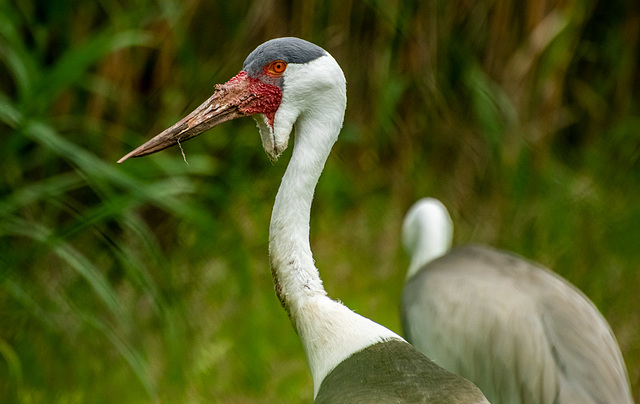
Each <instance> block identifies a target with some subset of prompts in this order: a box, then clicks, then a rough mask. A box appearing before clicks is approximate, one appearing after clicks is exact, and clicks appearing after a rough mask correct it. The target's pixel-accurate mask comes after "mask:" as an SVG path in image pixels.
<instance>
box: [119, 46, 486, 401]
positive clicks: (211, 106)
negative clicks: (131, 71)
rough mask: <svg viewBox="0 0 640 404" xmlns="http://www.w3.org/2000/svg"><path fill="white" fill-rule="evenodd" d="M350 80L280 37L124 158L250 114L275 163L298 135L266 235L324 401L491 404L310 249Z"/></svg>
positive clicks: (279, 285) (318, 54) (317, 54)
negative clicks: (327, 275) (338, 296)
mask: <svg viewBox="0 0 640 404" xmlns="http://www.w3.org/2000/svg"><path fill="white" fill-rule="evenodd" d="M346 102H347V97H346V82H345V78H344V75H343V73H342V70H341V69H340V67H339V66H338V63H336V61H335V60H334V59H333V57H331V55H329V53H327V52H326V51H325V50H323V49H322V48H320V47H318V46H316V45H314V44H312V43H309V42H307V41H304V40H301V39H298V38H279V39H274V40H271V41H268V42H266V43H264V44H262V45H260V46H258V48H256V49H255V50H254V51H253V52H252V53H251V54H250V55H249V56H248V57H247V59H246V60H245V62H244V65H243V69H242V71H241V72H240V73H238V74H237V75H236V76H235V77H233V78H231V79H230V80H229V81H228V82H226V83H225V84H223V85H218V86H216V90H215V92H214V94H213V95H212V96H211V97H210V98H209V99H208V100H207V101H205V102H204V103H203V104H202V105H200V106H199V107H198V108H197V109H195V110H194V111H193V112H192V113H190V114H189V115H187V116H186V117H185V118H183V119H182V120H181V121H179V122H178V123H176V124H175V125H174V126H172V127H170V128H168V129H166V130H165V131H164V132H162V133H160V134H159V135H157V136H156V137H154V138H152V139H151V140H149V141H148V142H147V143H145V144H143V145H142V146H140V147H138V148H137V149H135V150H134V151H132V152H131V153H129V154H127V155H126V156H124V157H123V158H122V159H120V161H119V162H122V161H124V160H126V159H128V158H130V157H138V156H144V155H146V154H150V153H154V152H157V151H159V150H162V149H164V148H167V147H169V146H172V145H175V144H176V143H178V142H184V141H185V140H187V139H189V138H192V137H194V136H197V135H198V134H200V133H202V132H204V131H205V130H207V129H210V128H212V127H214V126H216V125H218V124H220V123H222V122H225V121H228V120H231V119H235V118H238V117H242V116H253V117H254V118H255V120H256V122H257V124H258V128H259V131H260V136H261V138H262V146H263V148H264V150H265V152H266V153H267V155H268V156H269V158H270V159H271V160H274V161H275V160H277V159H278V157H279V156H280V155H281V153H282V152H283V151H284V150H285V149H286V148H287V144H288V142H289V135H290V133H291V132H292V130H293V131H294V132H295V144H294V146H293V152H292V155H291V160H290V161H289V165H288V166H287V170H286V172H285V174H284V177H283V178H282V183H281V185H280V188H279V190H278V193H277V195H276V199H275V204H274V207H273V212H272V216H271V226H270V231H269V256H270V260H271V270H272V273H273V282H274V285H275V291H276V294H277V296H278V298H279V299H280V302H281V304H282V306H283V307H284V309H285V310H286V312H287V314H288V315H289V318H290V320H291V323H292V324H293V327H294V328H295V330H296V331H297V333H298V335H299V336H300V338H301V340H302V344H303V346H304V349H305V352H306V355H307V359H308V362H309V367H310V368H311V374H312V377H313V383H314V396H315V401H316V402H317V403H340V402H344V403H355V402H366V403H487V401H486V399H485V398H484V396H483V395H482V393H481V392H480V390H479V389H478V388H477V387H476V386H474V385H473V384H472V383H470V382H469V381H467V380H465V379H463V378H461V377H459V376H456V375H453V374H451V373H449V372H447V371H445V370H443V369H442V368H440V367H439V366H437V365H435V364H434V363H433V362H432V361H430V360H429V359H427V357H425V356H424V355H422V354H421V353H419V352H418V351H417V350H416V349H414V348H413V347H412V346H411V345H409V344H408V343H407V342H406V341H404V340H403V339H402V338H401V337H399V336H398V335H396V334H395V333H393V332H391V331H390V330H388V329H387V328H385V327H383V326H381V325H379V324H377V323H375V322H373V321H371V320H369V319H367V318H365V317H362V316H360V315H358V314H356V313H354V312H353V311H351V310H349V309H348V308H347V307H346V306H344V305H343V304H341V303H339V302H336V301H335V300H332V299H330V298H329V297H328V296H327V293H326V292H325V290H324V287H323V285H322V281H321V279H320V276H319V274H318V270H317V269H316V267H315V264H314V260H313V258H312V254H311V248H310V245H309V218H310V211H311V201H312V199H313V193H314V190H315V187H316V184H317V182H318V178H319V177H320V174H321V173H322V169H323V167H324V164H325V161H326V160H327V157H328V156H329V152H330V151H331V148H332V146H333V144H334V142H335V141H336V140H337V138H338V133H339V132H340V129H341V127H342V121H343V118H344V113H345V108H346Z"/></svg>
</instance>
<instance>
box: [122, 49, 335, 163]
mask: <svg viewBox="0 0 640 404" xmlns="http://www.w3.org/2000/svg"><path fill="white" fill-rule="evenodd" d="M317 103H332V104H336V103H338V105H339V106H341V108H342V111H343V114H342V115H341V116H340V122H339V123H340V125H341V124H342V121H341V120H342V118H343V116H344V108H345V107H346V83H345V79H344V75H343V73H342V70H341V69H340V67H339V66H338V64H337V62H336V61H335V60H334V59H333V58H332V57H331V55H329V53H327V52H326V51H325V50H324V49H322V48H320V47H319V46H317V45H314V44H312V43H310V42H307V41H305V40H302V39H299V38H291V37H287V38H277V39H272V40H270V41H267V42H265V43H263V44H262V45H260V46H258V47H257V48H256V49H255V50H254V51H253V52H251V54H249V56H248V57H247V58H246V60H245V61H244V64H243V68H242V71H240V72H239V73H238V74H237V75H235V76H234V77H232V78H231V79H230V80H229V81H227V82H226V83H224V84H218V85H216V86H215V91H214V93H213V95H212V96H211V97H210V98H209V99H208V100H206V101H205V102H203V103H202V104H201V105H200V106H199V107H198V108H196V109H195V110H194V111H193V112H191V113H190V114H188V115H187V116H185V117H184V118H183V119H181V120H180V121H179V122H177V123H176V124H175V125H173V126H171V127H170V128H168V129H166V130H164V131H163V132H162V133H160V134H158V135H156V136H155V137H153V138H152V139H150V140H149V141H148V142H146V143H144V144H143V145H142V146H140V147H138V148H137V149H135V150H133V151H132V152H130V153H129V154H127V155H125V156H124V157H122V158H121V159H120V160H119V161H118V163H121V162H123V161H125V160H127V159H128V158H131V157H141V156H145V155H147V154H151V153H155V152H158V151H160V150H163V149H166V148H167V147H170V146H173V145H175V144H178V143H181V142H184V141H186V140H188V139H191V138H193V137H195V136H197V135H199V134H201V133H203V132H204V131H206V130H208V129H210V128H212V127H214V126H217V125H219V124H221V123H223V122H226V121H230V120H232V119H236V118H239V117H242V116H253V117H254V119H255V120H256V122H257V125H258V128H259V130H260V137H261V138H262V146H263V148H264V150H265V152H266V153H267V155H268V156H269V158H270V159H271V160H277V158H278V157H279V156H280V154H281V153H282V152H283V151H284V150H285V149H286V148H287V145H288V142H289V136H290V134H291V131H292V129H293V127H294V125H295V124H296V122H297V121H298V119H299V118H300V117H301V116H304V114H305V113H307V112H308V111H312V110H313V109H314V107H315V106H317Z"/></svg>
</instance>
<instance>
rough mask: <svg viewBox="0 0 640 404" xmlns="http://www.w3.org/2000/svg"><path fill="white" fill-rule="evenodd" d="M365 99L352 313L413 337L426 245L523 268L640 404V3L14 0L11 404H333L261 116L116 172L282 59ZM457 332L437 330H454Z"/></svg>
mask: <svg viewBox="0 0 640 404" xmlns="http://www.w3.org/2000/svg"><path fill="white" fill-rule="evenodd" d="M285 35H294V36H299V37H302V38H305V39H308V40H310V41H313V42H315V43H317V44H319V45H321V46H322V47H324V48H325V49H327V50H328V51H329V52H331V53H332V54H333V56H334V57H335V58H336V59H337V60H338V62H339V63H340V64H341V66H342V67H343V69H344V72H345V75H346V77H347V82H348V96H349V102H348V109H347V115H346V120H345V126H344V129H343V130H342V134H341V138H340V140H339V141H338V143H337V144H336V146H335V147H334V151H333V154H332V155H331V157H330V158H329V161H328V162H327V165H326V169H325V173H324V175H323V177H322V178H321V180H320V183H319V185H318V189H317V192H316V199H315V202H314V207H313V211H312V223H311V241H312V247H313V250H314V256H315V259H316V262H317V265H318V267H319V269H320V272H321V275H322V276H323V278H324V280H325V285H326V288H327V290H328V291H329V293H330V295H331V296H333V297H334V298H337V299H340V300H342V301H343V302H345V303H346V304H347V305H348V306H349V307H351V308H352V309H354V310H356V311H357V312H359V313H361V314H363V315H365V316H367V317H369V318H372V319H374V320H375V321H377V322H379V323H381V324H384V325H386V326H388V327H390V328H391V329H393V330H395V331H399V328H400V327H399V318H398V317H399V316H398V311H399V309H398V307H399V301H400V294H401V289H402V285H403V280H404V276H405V269H406V266H407V263H408V259H407V258H406V257H405V256H404V254H403V252H402V250H401V248H400V238H399V236H400V225H401V220H402V218H403V215H404V213H405V212H406V210H407V209H408V208H409V206H411V204H412V203H413V202H414V201H415V200H417V199H418V198H420V197H423V196H434V197H437V198H439V199H441V200H442V201H443V202H444V203H445V204H446V205H447V206H448V207H449V209H450V211H451V213H452V215H453V217H454V222H455V224H456V235H455V240H456V243H465V242H479V243H486V244H489V245H492V246H496V247H500V248H505V249H510V250H512V251H515V252H517V253H520V254H522V255H524V256H526V257H527V258H530V259H533V260H536V261H539V262H541V263H543V264H545V265H547V266H549V267H551V268H553V269H555V270H556V271H557V272H558V273H560V274H561V275H562V276H564V277H566V278H567V279H569V280H570V281H572V282H573V283H574V284H576V285H577V286H578V287H580V288H581V289H582V290H583V291H584V292H585V293H586V294H587V295H589V296H590V297H591V298H592V299H593V301H594V302H595V303H596V305H597V306H598V307H599V308H600V309H601V310H602V312H603V314H604V315H605V317H606V318H607V319H608V320H609V322H610V324H611V326H612V328H613V330H614V331H615V333H616V335H617V337H618V340H619V343H620V346H621V348H622V352H623V354H624V356H625V359H626V363H627V367H628V369H629V374H630V378H631V384H632V388H633V393H634V396H635V398H636V400H638V399H639V398H640V390H639V386H640V337H639V333H640V297H639V296H640V294H639V292H638V289H639V288H640V273H639V272H638V270H639V269H640V113H639V101H640V95H639V94H640V75H639V73H638V67H639V66H640V59H639V52H640V3H638V2H637V1H633V0H611V1H602V0H601V1H586V0H568V1H560V0H558V1H551V0H541V1H538V0H525V1H515V0H495V1H490V0H479V1H475V2H470V1H445V0H435V1H421V0H413V1H393V0H390V1H382V0H369V1H356V0H340V1H304V2H298V1H277V0H270V1H265V0H255V1H247V2H241V1H200V0H186V1H178V0H132V1H131V0H128V1H123V0H121V1H118V0H100V1H80V0H70V1H41V0H0V176H1V180H0V401H1V402H7V403H86V402H91V403H113V402H119V403H139V402H152V403H201V402H220V403H249V402H252V403H253V402H258V403H272V402H292V403H294V402H310V401H311V399H312V394H313V393H312V392H313V387H312V381H311V377H310V373H309V371H308V368H307V365H306V360H305V357H304V353H303V350H302V347H301V344H300V342H299V340H298V338H297V336H296V334H295V333H294V331H293V329H292V327H291V326H290V324H289V322H288V319H287V317H286V315H285V313H284V311H283V310H282V309H281V308H280V305H279V303H278V301H277V299H276V298H275V295H274V293H273V288H272V285H271V275H270V272H269V268H268V259H267V237H268V234H267V233H268V223H269V217H270V211H271V206H272V203H273V199H274V196H275V192H276V189H277V187H278V184H279V181H280V178H281V175H282V174H283V172H284V169H285V167H286V163H287V160H288V158H289V155H290V152H288V153H285V155H284V157H283V158H282V159H281V161H280V162H278V163H277V164H275V165H272V164H271V163H270V162H269V161H268V159H267V158H266V156H265V155H264V152H263V151H262V149H261V147H260V140H259V136H258V133H257V130H256V128H255V124H254V123H253V122H252V121H251V119H248V118H247V119H242V120H238V121H234V122H230V123H227V124H224V125H223V126H221V127H218V128H216V129H214V130H213V131H211V133H208V134H205V135H203V136H201V137H199V138H198V139H197V140H194V141H191V142H188V143H186V144H184V145H183V147H184V151H185V153H186V157H187V159H188V161H189V165H186V164H185V163H184V161H183V159H182V156H181V154H180V150H178V149H175V150H174V149H171V150H167V151H164V152H162V153H159V154H157V155H154V156H150V157H146V158H143V159H134V160H131V161H128V162H127V163H126V164H123V165H117V164H115V161H116V160H117V159H118V158H119V157H121V156H122V155H124V154H125V153H126V152H128V151H130V150H131V149H132V148H133V147H135V146H137V145H139V144H141V143H142V142H143V141H145V140H146V139H148V138H149V137H150V136H152V135H154V134H156V133H158V132H160V131H161V130H162V129H164V128H165V127H168V126H170V125H171V124H173V123H174V122H175V121H177V120H178V119H179V118H181V117H182V116H183V115H184V114H185V113H187V112H189V111H190V110H191V109H192V108H194V107H195V106H197V105H199V104H200V102H202V101H203V100H205V99H206V98H207V97H208V96H209V95H210V94H211V92H212V90H213V86H214V84H215V83H220V82H224V81H226V80H227V79H228V78H230V77H231V76H232V75H234V74H235V73H237V71H238V70H239V69H240V68H241V66H242V61H243V60H244V58H245V57H246V55H247V54H248V53H249V52H250V51H251V50H253V49H254V48H255V47H256V46H257V45H259V44H260V43H262V42H263V41H265V40H267V39H270V38H273V37H278V36H285ZM434 326H437V325H434Z"/></svg>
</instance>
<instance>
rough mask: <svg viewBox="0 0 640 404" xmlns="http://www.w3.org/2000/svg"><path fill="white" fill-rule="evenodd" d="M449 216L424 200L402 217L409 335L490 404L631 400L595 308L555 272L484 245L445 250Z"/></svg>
mask: <svg viewBox="0 0 640 404" xmlns="http://www.w3.org/2000/svg"><path fill="white" fill-rule="evenodd" d="M452 237H453V224H452V221H451V217H450V216H449V213H448V212H447V209H446V208H445V207H444V205H443V204H442V203H440V201H438V200H436V199H432V198H425V199H422V200H420V201H418V202H417V203H416V204H415V205H414V206H413V207H412V208H411V209H410V210H409V212H408V213H407V215H406V217H405V220H404V223H403V242H404V245H405V248H406V250H407V251H408V252H409V255H410V256H411V262H410V265H409V270H408V273H407V282H406V285H405V287H404V291H403V299H402V314H403V327H404V333H405V336H406V337H407V340H408V341H409V342H411V343H412V344H413V345H414V346H415V347H416V348H418V349H419V350H420V351H421V352H422V353H424V354H425V355H427V356H428V357H429V358H431V359H433V360H434V361H435V362H436V363H437V364H438V365H440V366H442V367H444V368H445V369H447V370H449V371H450V372H454V373H456V374H459V375H461V376H463V377H465V378H467V379H469V380H471V381H472V382H474V383H475V384H476V385H477V386H478V387H480V389H481V390H482V391H483V392H484V394H485V396H486V397H487V398H488V399H489V401H491V402H492V403H493V404H501V403H505V404H506V403H509V404H519V403H557V404H566V403H580V404H591V403H593V404H596V403H599V404H604V403H611V404H628V403H632V402H633V400H632V398H631V392H630V387H629V378H628V375H627V371H626V368H625V365H624V361H623V359H622V354H621V353H620V348H619V347H618V344H617V342H616V339H615V337H614V335H613V332H612V331H611V328H610V327H609V324H607V322H606V320H605V319H604V317H603V316H602V315H601V314H600V312H599V311H598V309H596V307H595V305H594V304H593V303H592V302H591V301H590V300H589V299H588V298H587V297H586V296H585V295H584V294H583V293H582V292H581V291H580V290H578V289H577V288H576V287H575V286H573V285H572V284H570V283H569V282H568V281H567V280H565V279H563V278H561V277H560V276H558V275H557V274H555V273H554V272H551V271H550V270H548V269H547V268H544V267H542V266H540V265H538V264H535V263H533V262H530V261H527V260H525V259H524V258H521V257H518V256H516V255H514V254H510V253H506V252H502V251H498V250H494V249H491V248H487V247H481V246H473V245H471V246H463V247H458V248H456V249H454V250H452V251H449V248H450V247H451V241H452Z"/></svg>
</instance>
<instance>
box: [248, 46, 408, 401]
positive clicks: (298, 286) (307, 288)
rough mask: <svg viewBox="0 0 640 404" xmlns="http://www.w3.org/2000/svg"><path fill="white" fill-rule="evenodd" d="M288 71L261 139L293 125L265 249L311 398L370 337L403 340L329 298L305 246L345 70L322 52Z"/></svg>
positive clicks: (342, 104)
mask: <svg viewBox="0 0 640 404" xmlns="http://www.w3.org/2000/svg"><path fill="white" fill-rule="evenodd" d="M285 74H286V76H285V87H284V90H283V98H282V102H281V105H280V107H279V109H278V111H277V113H276V116H275V119H274V129H273V131H272V133H261V135H262V138H263V142H264V139H265V136H273V138H272V139H273V140H274V141H273V143H274V144H276V145H278V144H283V143H284V145H285V147H286V142H287V140H288V135H289V133H288V132H287V133H286V136H285V135H284V134H283V133H284V132H286V131H287V128H288V130H289V131H290V130H291V127H292V126H293V127H294V130H295V144H294V147H293V153H292V156H291V161H290V162H289V165H288V167H287V170H286V172H285V174H284V177H283V178H282V183H281V185H280V189H279V190H278V194H277V196H276V200H275V204H274V207H273V213H272V217H271V227H270V236H269V255H270V259H271V268H272V272H273V277H274V285H275V288H276V293H277V295H278V297H279V299H280V301H281V303H282V305H283V307H284V308H285V310H286V311H287V312H288V314H289V317H290V319H291V322H292V323H293V325H294V327H295V329H296V331H297V332H298V334H299V336H300V338H301V340H302V344H303V346H304V349H305V352H306V354H307V359H308V361H309V366H310V368H311V373H312V376H313V382H314V396H315V395H316V394H317V393H318V390H319V388H320V385H321V383H322V381H323V380H324V378H325V376H326V375H327V374H328V373H329V372H330V371H331V370H332V369H333V368H334V367H335V366H337V365H338V364H339V363H340V362H342V361H343V360H344V359H346V358H347V357H349V356H350V355H352V354H353V353H355V352H358V351H360V350H362V349H363V348H366V347H367V346H369V345H372V344H374V343H377V342H380V341H385V340H388V339H391V338H398V339H401V338H400V337H399V336H398V335H396V334H395V333H393V332H391V331H390V330H388V329H386V328H385V327H382V326H381V325H379V324H376V323H374V322H373V321H371V320H369V319H367V318H364V317H362V316H360V315H358V314H356V313H354V312H353V311H351V310H349V309H348V308H347V307H346V306H344V305H343V304H341V303H338V302H336V301H334V300H331V299H330V298H329V297H328V296H327V293H326V291H325V290H324V287H323V286H322V280H321V279H320V276H319V274H318V270H317V269H316V267H315V264H314V261H313V256H312V254H311V247H310V245H309V219H310V212H311V202H312V200H313V193H314V190H315V187H316V184H317V183H318V179H319V177H320V174H321V173H322V169H323V168H324V164H325V162H326V160H327V157H328V156H329V153H330V151H331V148H332V146H333V144H334V143H335V141H336V140H337V138H338V133H339V132H340V129H341V127H342V122H343V119H344V111H345V108H346V102H347V101H346V83H345V79H344V75H343V74H342V70H341V69H340V67H339V66H338V64H337V63H336V61H335V60H334V59H333V58H332V57H331V56H328V55H327V56H323V57H321V58H318V59H316V60H314V61H312V62H310V63H307V64H304V65H289V66H288V68H287V71H286V73H285ZM259 127H261V131H263V130H264V129H265V128H264V125H260V124H259ZM266 129H268V128H266ZM283 139H284V140H283ZM268 143H271V142H268ZM276 148H277V147H276Z"/></svg>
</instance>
